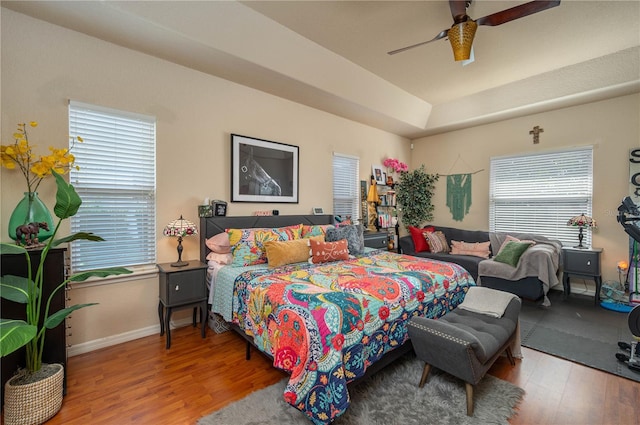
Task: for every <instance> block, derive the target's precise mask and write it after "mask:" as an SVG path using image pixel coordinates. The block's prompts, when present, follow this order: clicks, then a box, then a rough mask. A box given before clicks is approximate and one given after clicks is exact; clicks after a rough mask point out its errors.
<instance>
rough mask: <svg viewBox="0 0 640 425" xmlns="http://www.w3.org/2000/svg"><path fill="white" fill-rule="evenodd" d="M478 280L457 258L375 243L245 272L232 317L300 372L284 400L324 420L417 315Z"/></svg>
mask: <svg viewBox="0 0 640 425" xmlns="http://www.w3.org/2000/svg"><path fill="white" fill-rule="evenodd" d="M471 285H475V283H474V281H473V278H472V277H471V276H470V275H469V273H468V272H467V271H466V270H465V269H463V268H462V267H460V266H458V265H456V264H452V263H444V262H439V261H431V260H427V259H421V258H416V257H410V256H405V255H399V254H394V253H390V252H379V251H375V252H373V253H372V254H369V255H366V256H363V257H360V258H357V259H353V260H349V261H342V262H335V263H327V264H322V265H304V264H303V265H295V266H285V267H280V268H276V269H273V272H272V273H270V274H268V275H265V273H264V270H262V271H247V272H245V273H243V274H242V275H240V276H239V277H238V278H237V280H236V286H235V290H234V299H233V320H234V322H235V323H236V324H238V325H239V326H240V328H242V329H244V331H245V332H246V333H247V334H248V335H251V336H253V338H254V342H255V344H256V345H257V347H258V348H259V349H260V350H262V351H264V352H265V353H268V354H270V355H271V356H272V357H273V364H274V366H275V367H278V368H281V369H284V370H286V371H289V372H290V373H291V376H290V380H289V382H288V384H287V386H286V388H285V393H284V398H285V400H286V401H287V402H288V403H289V404H291V405H293V406H294V407H296V408H297V409H299V410H301V411H302V412H304V413H305V414H306V415H308V416H309V418H310V419H311V420H312V421H313V422H314V423H316V424H325V423H329V422H331V421H333V420H334V419H335V418H336V417H338V416H340V415H341V414H342V413H344V411H345V410H346V409H347V407H348V406H349V393H348V391H347V383H348V382H350V381H352V380H354V379H355V378H358V377H361V376H362V375H363V374H364V372H365V371H366V369H367V367H368V366H369V365H371V364H373V363H374V362H376V361H377V360H378V359H380V357H382V355H383V354H385V353H386V352H388V351H391V350H393V349H394V348H396V347H399V346H400V345H402V344H403V343H404V342H405V341H406V340H407V339H408V336H407V328H406V323H407V321H408V320H409V318H411V317H412V316H416V315H420V316H427V317H440V316H442V315H444V314H445V313H447V312H448V311H450V310H452V309H453V308H455V307H456V306H457V305H458V304H459V303H460V302H462V299H463V298H464V294H465V293H466V291H467V290H468V287H469V286H471ZM416 379H417V378H416Z"/></svg>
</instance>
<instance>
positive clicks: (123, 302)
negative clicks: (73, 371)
mask: <svg viewBox="0 0 640 425" xmlns="http://www.w3.org/2000/svg"><path fill="white" fill-rule="evenodd" d="M1 30H2V39H1V42H2V51H1V53H2V69H1V71H2V141H3V143H11V142H12V138H11V135H12V134H13V132H14V131H15V125H16V123H18V122H29V121H31V120H35V121H38V122H39V127H38V128H37V129H34V130H33V131H31V132H30V140H31V142H32V143H35V144H37V145H38V152H40V150H42V149H44V150H45V151H46V149H47V146H48V145H50V144H51V145H55V146H57V147H63V146H66V144H67V135H68V110H67V102H68V100H69V99H73V100H77V101H81V102H87V103H91V104H96V105H101V106H106V107H110V108H116V109H121V110H125V111H131V112H137V113H142V114H148V115H153V116H155V117H157V188H158V190H157V226H158V235H159V237H158V247H157V250H158V251H157V252H158V254H157V256H158V258H157V259H158V261H159V262H167V261H175V258H176V255H177V254H176V242H175V240H173V239H169V238H163V237H162V236H160V235H161V230H162V227H163V226H164V225H165V224H166V223H168V222H169V221H170V220H172V219H175V218H177V217H178V216H179V215H180V214H183V215H184V217H185V218H188V219H191V220H194V221H196V222H197V220H198V218H197V208H196V206H197V205H198V204H199V203H201V202H202V200H203V199H204V198H205V197H209V198H211V199H224V200H229V198H230V183H229V176H230V134H231V133H238V134H243V135H247V136H252V137H258V138H263V139H268V140H273V141H278V142H283V143H288V144H292V145H297V146H299V147H300V182H299V187H300V193H299V200H300V202H299V204H252V203H233V204H230V205H229V209H228V214H229V215H250V214H252V213H253V212H254V211H256V210H264V209H269V210H271V209H279V210H280V213H281V214H308V213H311V208H312V207H314V206H321V207H324V209H325V211H327V212H330V211H331V209H332V186H331V185H332V183H331V182H332V166H331V160H332V154H333V152H340V153H344V154H350V155H355V156H358V157H359V158H360V170H361V177H362V179H366V178H367V176H369V175H370V173H371V164H372V163H375V164H380V163H381V162H382V160H383V159H384V158H386V157H387V156H391V157H394V158H400V159H401V160H403V161H405V162H408V161H409V155H410V146H409V141H408V140H407V139H404V138H402V137H399V136H396V135H393V134H390V133H386V132H383V131H380V130H378V129H374V128H371V127H368V126H365V125H361V124H358V123H354V122H352V121H349V120H345V119H342V118H339V117H337V116H334V115H331V114H327V113H324V112H321V111H318V110H315V109H312V108H309V107H306V106H302V105H299V104H296V103H293V102H290V101H287V100H284V99H281V98H278V97H275V96H272V95H269V94H266V93H263V92H259V91H256V90H253V89H251V88H248V87H244V86H241V85H238V84H235V83H230V82H228V81H226V80H223V79H220V78H216V77H212V76H210V75H206V74H203V73H200V72H196V71H193V70H190V69H187V68H185V67H182V66H178V65H175V64H173V63H169V62H166V61H163V60H160V59H157V58H154V57H151V56H148V55H144V54H140V53H137V52H134V51H131V50H127V49H124V48H121V47H118V46H115V45H112V44H109V43H105V42H103V41H100V40H97V39H94V38H90V37H87V36H85V35H81V34H79V33H76V32H73V31H68V30H66V29H63V28H60V27H57V26H52V25H50V24H47V23H44V22H42V21H38V20H34V19H32V18H29V17H26V16H24V15H21V14H17V13H15V12H12V11H9V10H7V9H2V28H1ZM79 165H80V166H82V164H79ZM114 172H115V173H117V170H114ZM0 176H1V177H2V181H1V184H2V196H1V203H2V205H1V210H0V211H1V214H2V220H1V227H0V229H1V240H2V241H4V242H6V241H8V235H7V230H6V228H7V224H8V220H9V215H10V214H11V211H12V210H13V208H14V207H15V205H16V204H17V203H18V201H19V200H20V198H21V196H22V192H24V191H25V190H26V188H25V186H26V185H25V183H24V180H23V178H22V177H21V175H20V173H19V172H17V171H8V170H6V169H2V171H1V174H0ZM39 192H40V195H41V197H42V199H43V200H44V201H45V203H46V204H47V205H48V206H49V207H50V208H51V207H52V206H53V205H54V203H55V193H54V192H55V185H54V183H53V181H46V182H44V183H43V184H42V186H41V187H40V189H39ZM184 246H185V252H184V254H183V257H184V258H187V259H196V258H198V256H199V252H198V250H199V245H198V241H197V239H196V238H187V240H186V241H185V243H184ZM96 249H99V244H96ZM80 288H82V286H81V285H78V286H76V288H75V289H73V290H72V291H71V298H72V300H71V302H72V303H78V302H89V301H90V302H98V303H100V305H98V306H95V307H91V308H90V309H85V310H82V311H78V312H75V313H74V314H73V318H72V319H70V320H69V322H70V324H71V325H72V332H73V336H72V337H71V338H70V339H71V343H73V344H79V343H86V342H88V341H95V340H100V339H103V338H113V337H114V336H115V335H121V334H127V333H133V334H135V333H136V332H137V331H138V330H139V329H144V328H149V327H155V326H158V318H157V302H158V284H157V276H153V277H152V278H144V279H137V280H133V281H126V282H122V283H116V284H110V285H105V286H91V287H85V288H84V289H80Z"/></svg>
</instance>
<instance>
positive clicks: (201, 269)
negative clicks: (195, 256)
mask: <svg viewBox="0 0 640 425" xmlns="http://www.w3.org/2000/svg"><path fill="white" fill-rule="evenodd" d="M157 266H158V269H159V270H160V279H159V283H160V302H159V303H158V317H159V319H160V335H164V331H165V328H166V330H167V344H166V348H167V349H168V348H169V347H171V328H170V327H169V322H170V321H171V313H172V312H173V310H178V309H182V308H188V307H191V308H193V326H194V327H196V312H197V310H198V307H199V308H200V324H201V326H202V338H204V337H205V332H206V329H207V282H206V277H207V265H206V264H204V263H201V262H200V261H189V264H188V265H186V266H184V267H172V266H171V263H164V264H158V265H157Z"/></svg>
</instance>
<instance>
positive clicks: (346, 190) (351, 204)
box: [333, 153, 360, 221]
mask: <svg viewBox="0 0 640 425" xmlns="http://www.w3.org/2000/svg"><path fill="white" fill-rule="evenodd" d="M359 167H360V160H359V159H358V158H357V157H354V156H348V155H343V154H339V153H334V154H333V214H334V215H341V216H343V217H345V216H347V215H350V216H351V217H352V219H353V220H354V221H355V220H357V219H358V218H359V217H360V191H359V189H358V185H359V181H358V175H359V170H358V169H359Z"/></svg>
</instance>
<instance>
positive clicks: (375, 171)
mask: <svg viewBox="0 0 640 425" xmlns="http://www.w3.org/2000/svg"><path fill="white" fill-rule="evenodd" d="M382 170H383V169H382V165H372V166H371V174H372V175H373V178H374V179H375V181H376V184H385V177H384V171H382Z"/></svg>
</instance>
